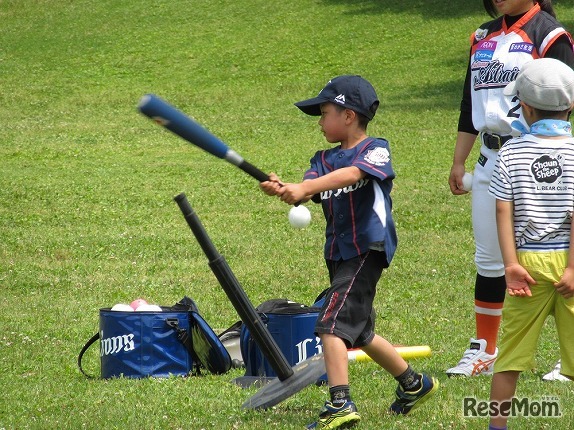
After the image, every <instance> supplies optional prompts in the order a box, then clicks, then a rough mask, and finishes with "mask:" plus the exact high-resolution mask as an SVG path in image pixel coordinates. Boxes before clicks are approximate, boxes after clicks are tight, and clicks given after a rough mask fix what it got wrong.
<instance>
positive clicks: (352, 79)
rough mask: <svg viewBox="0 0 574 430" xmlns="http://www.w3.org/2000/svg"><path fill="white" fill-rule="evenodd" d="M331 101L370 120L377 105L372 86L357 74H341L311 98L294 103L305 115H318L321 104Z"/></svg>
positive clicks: (377, 101)
mask: <svg viewBox="0 0 574 430" xmlns="http://www.w3.org/2000/svg"><path fill="white" fill-rule="evenodd" d="M327 102H331V103H334V104H336V105H339V106H343V107H344V108H347V109H351V110H353V111H355V112H358V113H360V114H362V115H364V116H366V117H367V118H369V119H370V120H371V119H373V117H374V116H375V112H376V111H377V108H378V107H379V99H378V98H377V93H376V92H375V89H374V88H373V86H372V85H371V84H370V83H369V81H367V80H366V79H364V78H362V77H360V76H358V75H343V76H337V77H336V78H333V79H331V80H330V81H329V82H328V83H327V85H325V88H323V89H322V90H321V92H320V93H319V94H318V95H317V97H313V98H312V99H308V100H303V101H301V102H297V103H295V106H297V107H298V108H299V109H301V110H302V111H303V112H305V113H306V114H307V115H313V116H320V115H321V104H322V103H327Z"/></svg>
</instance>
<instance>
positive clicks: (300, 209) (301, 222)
mask: <svg viewBox="0 0 574 430" xmlns="http://www.w3.org/2000/svg"><path fill="white" fill-rule="evenodd" d="M310 222H311V212H309V209H307V208H306V207H305V206H303V205H299V206H293V207H292V208H291V210H290V211H289V223H290V224H291V227H293V228H305V227H307V226H308V225H309V223H310Z"/></svg>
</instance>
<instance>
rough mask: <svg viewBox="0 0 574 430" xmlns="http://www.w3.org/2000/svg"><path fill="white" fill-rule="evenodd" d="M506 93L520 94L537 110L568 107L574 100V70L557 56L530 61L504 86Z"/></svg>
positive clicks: (519, 96)
mask: <svg viewBox="0 0 574 430" xmlns="http://www.w3.org/2000/svg"><path fill="white" fill-rule="evenodd" d="M504 94H505V95H507V96H517V97H518V98H519V99H520V100H521V101H523V102H524V103H526V104H527V105H529V106H532V107H533V108H536V109H541V110H547V111H557V112H561V111H565V110H568V109H570V108H571V107H572V104H573V103H574V70H572V69H571V68H570V67H568V66H567V65H566V64H564V63H563V62H562V61H559V60H556V59H554V58H539V59H536V60H532V61H529V62H528V63H526V64H525V65H524V66H522V70H520V73H518V76H517V77H516V80H515V81H513V82H511V83H510V84H508V85H507V86H506V87H505V88H504Z"/></svg>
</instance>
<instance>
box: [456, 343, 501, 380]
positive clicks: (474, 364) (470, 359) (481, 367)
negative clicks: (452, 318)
mask: <svg viewBox="0 0 574 430" xmlns="http://www.w3.org/2000/svg"><path fill="white" fill-rule="evenodd" d="M497 355H498V348H497V349H496V351H495V352H494V354H488V353H487V352H486V340H484V339H472V338H471V339H470V348H468V349H467V350H466V351H465V352H464V355H463V356H462V358H461V360H460V361H459V362H458V364H457V365H456V366H454V367H451V368H450V369H448V370H447V371H446V374H447V375H448V377H449V378H450V377H453V376H465V377H467V376H478V375H492V370H493V368H494V362H495V361H496V356H497Z"/></svg>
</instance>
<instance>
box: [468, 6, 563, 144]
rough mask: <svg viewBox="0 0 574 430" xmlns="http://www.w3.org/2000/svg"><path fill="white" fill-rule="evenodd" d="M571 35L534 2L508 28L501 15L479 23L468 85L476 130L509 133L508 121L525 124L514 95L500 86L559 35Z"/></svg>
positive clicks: (500, 133)
mask: <svg viewBox="0 0 574 430" xmlns="http://www.w3.org/2000/svg"><path fill="white" fill-rule="evenodd" d="M564 34H566V35H568V37H569V38H570V40H572V37H571V36H570V35H569V33H568V32H567V31H566V30H565V29H564V28H563V27H562V26H561V25H560V23H559V22H558V21H557V20H556V19H554V18H553V17H552V16H551V15H549V14H547V13H546V12H543V11H541V10H540V6H539V5H538V4H537V5H536V6H535V7H533V8H532V9H530V11H528V12H527V13H526V14H525V15H524V16H523V17H521V18H520V19H519V20H518V21H517V22H516V23H514V24H513V25H511V26H510V27H509V28H507V27H506V22H505V20H504V19H503V17H499V18H497V19H495V20H493V21H490V22H488V23H486V24H484V25H482V26H481V27H480V28H479V29H478V30H476V31H475V32H474V33H473V34H472V36H471V44H472V48H471V57H470V72H471V82H470V89H471V94H472V97H471V98H472V122H473V124H474V127H475V128H476V130H478V131H479V132H487V133H496V134H499V135H503V136H504V135H509V134H512V128H511V127H510V124H511V123H512V122H513V121H515V120H520V121H521V122H523V123H524V125H526V123H525V121H524V119H523V116H522V112H521V109H520V104H519V102H518V99H517V97H516V96H505V95H503V94H502V90H503V89H504V87H505V86H506V85H508V84H509V83H510V82H512V81H514V80H515V79H516V76H517V75H518V73H519V72H520V69H521V67H522V66H523V65H524V64H525V63H527V62H528V61H531V60H533V59H536V58H541V57H544V56H545V53H546V51H547V50H548V48H549V47H550V46H551V45H552V44H553V43H554V42H555V41H556V39H558V38H559V37H560V36H562V35H564Z"/></svg>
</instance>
